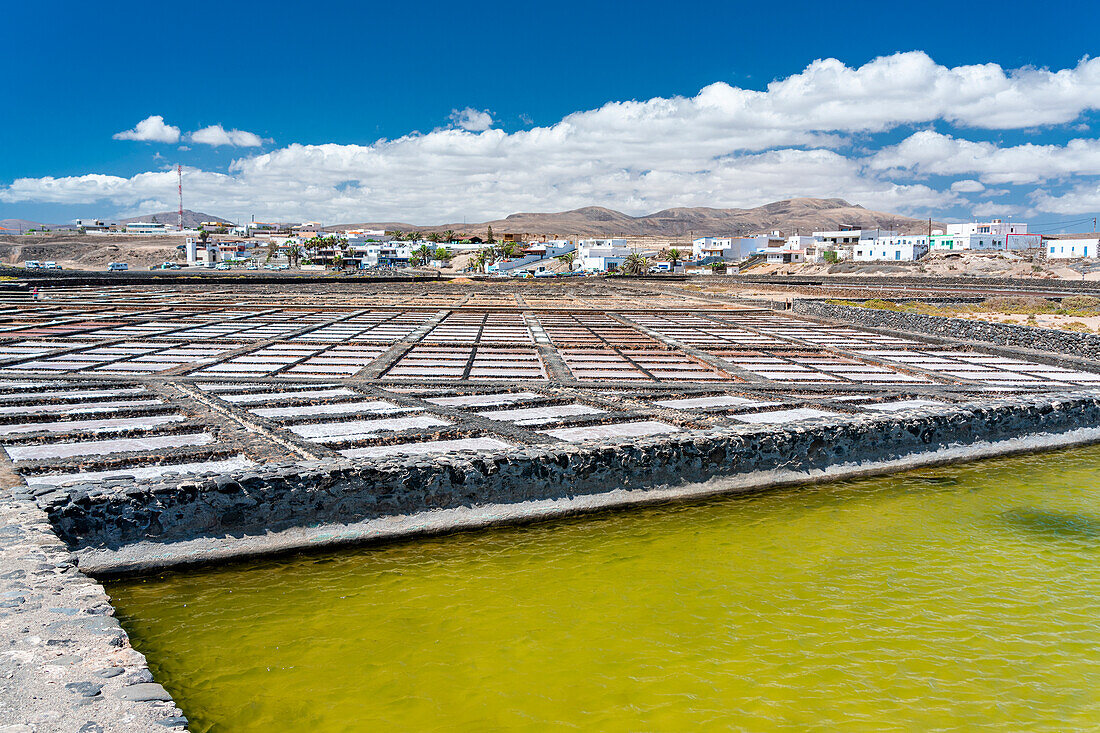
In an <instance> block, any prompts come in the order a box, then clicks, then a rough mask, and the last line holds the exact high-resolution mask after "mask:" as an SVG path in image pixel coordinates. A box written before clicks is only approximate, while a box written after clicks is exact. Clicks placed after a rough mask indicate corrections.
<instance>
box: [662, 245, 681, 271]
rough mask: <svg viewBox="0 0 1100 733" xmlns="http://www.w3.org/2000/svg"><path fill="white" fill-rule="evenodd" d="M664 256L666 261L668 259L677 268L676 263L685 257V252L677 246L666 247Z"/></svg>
mask: <svg viewBox="0 0 1100 733" xmlns="http://www.w3.org/2000/svg"><path fill="white" fill-rule="evenodd" d="M664 256H665V261H667V262H668V264H669V265H670V266H671V267H672V269H674V270H675V269H676V263H677V262H679V261H680V260H682V259H684V257H683V253H682V252H680V250H678V249H676V248H675V247H672V248H671V249H666V250H665V251H664Z"/></svg>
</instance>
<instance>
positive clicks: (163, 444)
mask: <svg viewBox="0 0 1100 733" xmlns="http://www.w3.org/2000/svg"><path fill="white" fill-rule="evenodd" d="M213 442H214V437H213V436H211V435H208V434H207V433H191V434H188V435H157V436H154V437H151V438H118V439H115V440H91V441H85V442H80V443H53V444H50V445H19V446H14V445H8V446H4V450H5V451H7V453H8V457H9V458H11V459H12V460H13V461H28V460H34V459H39V458H71V457H73V456H101V455H108V454H111V453H127V452H131V451H151V450H159V449H162V448H182V447H184V446H193V445H209V444H210V443H213Z"/></svg>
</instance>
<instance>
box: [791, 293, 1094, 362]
mask: <svg viewBox="0 0 1100 733" xmlns="http://www.w3.org/2000/svg"><path fill="white" fill-rule="evenodd" d="M791 309H792V311H793V312H794V313H797V314H799V315H806V316H814V317H817V318H827V319H829V320H833V321H841V322H844V323H846V324H852V325H858V326H870V327H873V328H887V329H891V330H894V331H908V332H910V333H921V334H927V335H930V336H941V337H945V338H952V339H964V340H968V341H981V342H985V343H991V344H1000V345H1002V346H1013V347H1017V348H1025V349H1035V350H1037V351H1044V352H1048V353H1059V354H1074V355H1076V356H1081V357H1085V358H1090V359H1100V336H1096V335H1093V334H1087V333H1072V332H1069V331H1057V330H1054V329H1050V328H1032V327H1030V326H1014V325H1011V324H1006V323H985V322H983V321H972V320H969V319H966V318H948V317H945V316H930V315H924V314H922V313H899V312H897V311H890V310H881V309H878V308H861V307H859V306H851V305H840V304H838V303H829V302H826V301H822V300H805V299H801V298H799V299H796V300H795V301H794V303H793V305H792V308H791Z"/></svg>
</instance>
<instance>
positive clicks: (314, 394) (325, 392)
mask: <svg viewBox="0 0 1100 733" xmlns="http://www.w3.org/2000/svg"><path fill="white" fill-rule="evenodd" d="M358 394H359V393H358V392H355V391H353V390H350V389H347V388H346V387H340V388H338V389H305V390H300V391H297V392H255V393H251V394H220V395H218V397H220V398H221V399H223V400H225V401H226V402H233V403H237V404H242V405H247V404H251V403H253V402H278V401H279V400H289V399H302V398H310V399H320V398H323V397H346V396H350V395H358Z"/></svg>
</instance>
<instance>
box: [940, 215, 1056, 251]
mask: <svg viewBox="0 0 1100 733" xmlns="http://www.w3.org/2000/svg"><path fill="white" fill-rule="evenodd" d="M1042 244H1043V242H1042V236H1041V235H1039V234H1029V233H1028V231H1027V224H1024V223H1023V222H1003V221H1001V220H1000V219H993V220H992V221H986V222H979V221H975V222H968V223H965V224H948V225H947V232H946V233H945V234H934V235H932V249H934V250H937V251H944V250H946V251H949V252H957V251H960V250H976V251H1007V250H1021V249H1035V248H1038V247H1041V246H1042Z"/></svg>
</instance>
